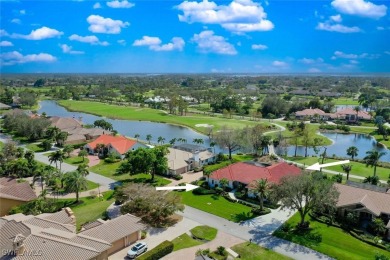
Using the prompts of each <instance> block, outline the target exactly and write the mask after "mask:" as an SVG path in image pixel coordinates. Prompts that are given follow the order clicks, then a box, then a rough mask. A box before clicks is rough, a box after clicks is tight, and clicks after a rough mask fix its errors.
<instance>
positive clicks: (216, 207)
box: [180, 192, 256, 222]
mask: <svg viewBox="0 0 390 260" xmlns="http://www.w3.org/2000/svg"><path fill="white" fill-rule="evenodd" d="M180 194H181V196H182V202H183V203H184V204H185V205H188V206H190V207H194V208H197V209H199V210H203V211H206V212H208V213H210V214H213V215H216V216H219V217H221V218H225V219H227V220H230V221H234V222H240V221H243V220H247V219H251V218H254V217H256V215H253V214H252V212H251V208H250V207H248V206H244V205H242V204H239V203H233V202H230V201H228V200H226V199H225V198H224V197H222V196H219V195H194V194H193V193H192V192H180Z"/></svg>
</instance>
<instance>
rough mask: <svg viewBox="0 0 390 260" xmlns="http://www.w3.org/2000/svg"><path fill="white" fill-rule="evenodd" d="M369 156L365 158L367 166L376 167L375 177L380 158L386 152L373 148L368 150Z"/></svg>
mask: <svg viewBox="0 0 390 260" xmlns="http://www.w3.org/2000/svg"><path fill="white" fill-rule="evenodd" d="M366 154H367V156H366V157H364V158H363V160H364V161H365V162H366V166H369V165H370V166H371V167H374V177H375V176H376V166H377V165H378V162H379V159H380V158H381V157H382V156H383V155H385V154H386V153H385V152H378V151H377V150H371V151H367V152H366Z"/></svg>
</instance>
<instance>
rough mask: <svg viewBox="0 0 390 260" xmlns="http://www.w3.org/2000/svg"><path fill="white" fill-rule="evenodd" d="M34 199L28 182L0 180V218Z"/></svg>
mask: <svg viewBox="0 0 390 260" xmlns="http://www.w3.org/2000/svg"><path fill="white" fill-rule="evenodd" d="M36 198H37V196H36V194H35V192H34V190H33V189H32V188H31V187H30V184H29V183H28V182H20V183H19V182H18V181H17V180H16V179H15V178H8V177H3V178H0V216H4V215H7V214H8V212H9V211H10V210H11V208H13V207H15V206H19V205H21V204H23V203H26V202H29V201H31V200H34V199H36ZM0 258H1V257H0Z"/></svg>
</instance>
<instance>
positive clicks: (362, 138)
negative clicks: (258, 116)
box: [38, 100, 390, 162]
mask: <svg viewBox="0 0 390 260" xmlns="http://www.w3.org/2000/svg"><path fill="white" fill-rule="evenodd" d="M43 112H45V113H46V115H48V116H61V117H74V118H76V119H79V118H81V120H82V122H83V123H84V124H93V122H94V121H96V120H98V119H104V120H106V121H108V122H110V123H111V124H112V125H113V127H114V129H115V130H117V131H118V132H119V133H120V134H122V135H125V136H129V137H134V135H135V134H139V135H140V138H139V139H140V140H146V135H148V134H150V135H152V143H157V139H158V137H159V136H161V137H163V138H165V143H168V142H169V140H171V139H173V138H185V139H186V140H187V142H188V143H192V140H193V139H194V138H201V139H203V140H204V146H206V147H209V145H210V141H209V138H208V137H207V136H206V135H203V134H200V133H198V132H196V131H193V130H192V129H190V128H187V127H182V126H177V125H171V124H164V123H155V122H148V121H130V120H118V119H108V118H104V117H100V116H95V115H91V114H86V113H80V112H70V111H67V110H66V109H65V108H64V107H62V106H59V105H58V104H57V103H56V102H55V101H52V100H43V101H41V102H40V109H39V110H38V113H40V114H41V113H43ZM323 135H324V136H326V137H328V138H329V139H331V140H332V141H333V144H332V145H329V146H327V147H328V148H327V151H326V153H327V154H328V156H331V155H333V154H335V155H336V156H339V157H348V156H347V153H346V150H347V148H348V147H350V146H356V147H357V148H358V149H359V153H358V156H357V158H359V159H362V158H363V157H364V156H365V155H366V152H367V151H370V150H372V149H377V150H378V151H384V152H387V154H386V155H384V156H383V157H382V158H381V161H386V162H390V153H389V152H388V150H387V149H386V148H384V147H383V146H380V145H379V146H378V145H377V142H376V141H375V139H374V138H373V137H371V136H368V135H363V134H338V133H323ZM294 148H295V147H293V146H290V147H289V148H288V155H293V154H294ZM323 151H324V148H321V149H320V152H319V153H322V152H323ZM215 152H217V153H218V152H223V153H227V151H226V150H224V149H221V148H219V147H216V148H215ZM297 154H298V155H304V154H305V148H304V147H298V150H297ZM308 154H309V155H315V152H314V151H313V149H312V148H308Z"/></svg>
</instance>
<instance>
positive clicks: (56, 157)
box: [49, 150, 64, 170]
mask: <svg viewBox="0 0 390 260" xmlns="http://www.w3.org/2000/svg"><path fill="white" fill-rule="evenodd" d="M63 161H64V153H63V152H62V151H61V150H58V151H56V152H54V153H51V154H50V155H49V162H50V164H52V163H53V162H54V163H55V164H56V169H58V162H60V170H61V164H62V162H63Z"/></svg>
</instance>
